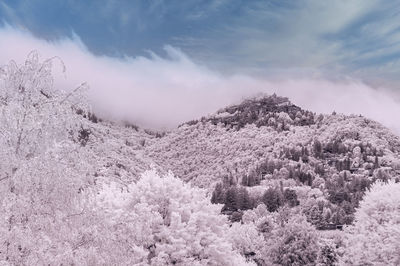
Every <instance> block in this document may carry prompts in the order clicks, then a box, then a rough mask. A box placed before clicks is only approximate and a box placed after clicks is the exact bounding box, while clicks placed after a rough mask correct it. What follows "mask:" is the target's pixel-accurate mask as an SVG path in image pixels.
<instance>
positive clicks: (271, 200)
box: [262, 188, 283, 212]
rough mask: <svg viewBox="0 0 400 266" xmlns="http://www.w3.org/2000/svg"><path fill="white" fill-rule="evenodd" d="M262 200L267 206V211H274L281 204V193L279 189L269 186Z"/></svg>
mask: <svg viewBox="0 0 400 266" xmlns="http://www.w3.org/2000/svg"><path fill="white" fill-rule="evenodd" d="M262 201H263V203H264V204H265V205H266V206H267V209H268V211H270V212H275V211H277V210H278V208H279V207H280V206H282V205H283V195H282V193H281V191H280V190H279V189H277V188H269V189H268V190H267V191H265V193H264V195H263V198H262Z"/></svg>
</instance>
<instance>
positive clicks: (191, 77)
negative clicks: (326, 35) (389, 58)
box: [0, 26, 400, 133]
mask: <svg viewBox="0 0 400 266" xmlns="http://www.w3.org/2000/svg"><path fill="white" fill-rule="evenodd" d="M32 50H37V51H38V52H39V54H40V55H41V57H42V59H46V58H50V57H53V56H59V57H60V58H61V59H62V60H63V61H64V63H65V65H66V67H67V73H66V76H63V75H61V71H57V67H55V71H54V74H55V86H58V87H59V88H62V89H65V90H69V89H72V88H75V87H76V86H77V85H79V84H81V83H82V82H87V83H88V84H89V86H90V90H89V98H90V100H91V102H92V105H93V108H94V110H95V111H97V112H100V113H101V114H103V115H109V116H112V117H114V118H118V119H124V120H129V121H131V122H134V123H138V124H140V125H142V126H145V127H152V128H171V127H174V126H176V125H178V124H180V123H182V122H185V121H188V120H191V119H195V118H199V117H201V116H203V115H207V114H209V113H212V112H214V111H216V110H218V109H220V108H222V107H224V106H226V105H228V104H232V103H236V102H238V101H240V100H241V99H243V98H244V97H249V96H252V95H255V94H256V93H259V92H264V93H269V94H271V93H277V94H278V95H283V96H287V97H289V98H290V99H291V101H292V102H293V103H295V104H297V105H299V106H301V107H303V108H306V109H309V110H311V111H314V112H318V113H320V112H322V113H331V112H332V111H334V110H335V111H336V112H341V113H346V114H351V113H354V114H362V115H365V116H366V117H368V118H372V119H374V120H377V121H379V122H381V123H383V124H384V125H386V126H387V127H389V128H391V129H394V130H395V131H396V132H397V133H399V132H400V123H399V121H398V119H397V117H396V114H398V113H400V103H399V101H398V99H399V95H397V94H393V93H392V92H390V91H389V90H387V89H383V88H380V89H377V88H371V87H369V86H368V85H366V84H364V83H362V82H361V81H357V80H352V79H349V78H347V79H346V80H341V81H333V80H329V79H321V78H312V77H307V78H305V77H302V78H299V77H292V76H290V74H288V76H284V75H282V74H280V75H279V76H280V78H279V79H274V80H272V79H271V78H270V77H269V78H268V79H267V78H263V77H260V76H257V77H252V76H246V75H241V74H233V75H223V74H221V73H219V72H216V71H213V70H210V69H209V68H207V67H206V66H204V65H200V64H196V63H194V62H193V61H192V60H191V59H190V58H189V57H188V56H187V55H185V54H184V53H183V52H181V51H180V50H179V49H177V48H174V47H171V46H166V47H165V52H166V55H167V56H166V57H160V56H158V55H156V54H154V53H151V52H149V55H148V56H147V57H134V58H133V57H124V58H114V57H107V56H96V55H93V54H92V53H91V52H89V50H88V49H87V48H86V47H85V45H84V44H83V43H82V42H81V41H80V39H79V37H77V36H75V37H73V38H72V39H68V38H66V39H61V40H58V41H52V42H49V41H44V40H41V39H37V38H35V37H34V36H32V35H31V34H30V33H28V32H25V31H22V30H17V29H15V28H12V27H9V26H6V27H3V28H1V29H0V51H1V52H0V64H1V65H4V64H7V63H8V62H9V61H10V60H15V61H16V62H17V63H23V62H24V60H25V59H26V55H27V54H28V53H29V52H30V51H32Z"/></svg>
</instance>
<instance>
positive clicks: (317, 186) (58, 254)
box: [0, 53, 400, 266]
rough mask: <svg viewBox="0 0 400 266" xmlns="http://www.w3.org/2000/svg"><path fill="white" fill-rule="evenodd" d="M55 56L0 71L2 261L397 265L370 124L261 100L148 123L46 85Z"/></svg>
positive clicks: (395, 227)
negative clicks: (161, 125) (104, 114)
mask: <svg viewBox="0 0 400 266" xmlns="http://www.w3.org/2000/svg"><path fill="white" fill-rule="evenodd" d="M55 63H59V64H61V65H62V63H61V62H59V60H58V59H56V58H53V59H49V60H46V61H44V62H41V61H40V60H39V58H38V56H37V55H36V54H35V53H32V54H31V55H30V56H29V57H28V59H27V61H26V62H25V63H24V64H23V65H17V64H15V63H13V62H11V63H10V64H8V65H7V66H4V67H2V68H1V69H0V75H1V77H0V265H232V266H233V265H268V266H269V265H399V264H400V257H399V252H398V250H400V246H399V244H400V217H399V215H400V206H399V202H400V198H399V195H400V186H399V184H400V183H399V176H398V173H399V170H400V163H399V162H400V160H399V158H400V157H399V152H400V141H399V138H398V137H397V136H395V135H394V134H392V133H390V131H388V130H387V129H386V128H384V127H382V126H381V125H380V124H379V123H377V122H374V121H370V120H368V119H365V118H363V117H359V116H345V115H340V114H332V115H316V114H314V113H311V112H308V111H304V110H302V109H300V108H299V107H297V106H295V105H293V104H291V103H290V102H289V101H288V100H287V99H286V98H282V97H278V96H275V95H273V96H270V97H264V98H259V99H252V100H248V101H245V102H244V103H242V104H240V105H236V106H230V107H227V108H225V109H223V110H221V111H220V112H219V113H217V114H216V115H213V116H209V117H206V118H202V119H200V120H198V121H197V120H195V121H190V122H188V123H186V124H184V125H182V126H181V127H179V128H177V129H175V130H172V131H171V132H152V131H149V130H144V129H141V128H139V127H137V126H135V125H133V124H131V123H128V122H125V123H122V122H111V121H102V120H101V119H100V118H99V117H97V116H96V115H95V114H94V113H93V112H92V110H91V109H90V106H89V104H88V103H87V102H86V101H85V97H84V92H85V90H86V89H87V88H86V86H85V85H82V86H77V88H76V89H72V90H71V91H69V92H64V91H61V90H58V89H57V88H54V87H53V80H52V75H51V71H52V65H53V64H55ZM170 170H171V171H173V172H174V173H175V176H174V174H172V172H170ZM340 229H343V230H340Z"/></svg>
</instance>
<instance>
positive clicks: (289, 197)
mask: <svg viewBox="0 0 400 266" xmlns="http://www.w3.org/2000/svg"><path fill="white" fill-rule="evenodd" d="M283 198H284V201H285V203H286V204H288V205H289V207H294V206H297V205H299V204H300V202H299V201H298V199H297V194H296V191H294V190H292V189H288V188H287V189H285V190H284V192H283Z"/></svg>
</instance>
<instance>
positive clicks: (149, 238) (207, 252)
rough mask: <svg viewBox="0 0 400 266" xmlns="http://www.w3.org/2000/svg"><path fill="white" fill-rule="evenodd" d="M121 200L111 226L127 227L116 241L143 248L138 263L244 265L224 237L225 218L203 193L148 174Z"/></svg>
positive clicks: (166, 178)
mask: <svg viewBox="0 0 400 266" xmlns="http://www.w3.org/2000/svg"><path fill="white" fill-rule="evenodd" d="M126 198H127V199H126V204H123V207H122V210H121V212H119V213H120V215H119V217H118V219H117V220H116V221H115V225H116V226H122V225H125V226H126V227H127V228H129V230H125V229H124V230H123V232H128V234H126V235H122V234H121V237H123V239H120V240H119V241H126V243H130V244H128V246H130V245H132V246H139V247H142V248H143V249H144V250H147V254H148V255H147V261H144V262H142V263H148V264H150V265H170V264H177V265H189V264H193V263H194V264H196V265H204V264H211V265H247V264H246V262H245V259H244V258H243V257H241V256H240V255H239V254H238V253H237V252H236V251H234V250H233V247H232V245H231V244H230V242H229V241H228V240H227V238H226V235H225V232H227V230H228V224H227V220H226V216H223V215H220V214H219V212H220V208H219V207H218V206H217V205H214V204H212V203H211V202H210V201H209V199H208V198H207V197H206V193H205V191H203V190H201V189H198V188H192V187H190V185H188V184H185V183H184V182H183V181H181V180H179V179H177V178H175V177H174V176H173V175H172V174H169V175H167V176H165V177H160V176H158V175H157V174H156V173H155V172H154V171H150V172H146V173H144V174H143V175H142V177H141V179H140V180H139V181H138V182H137V183H136V184H132V185H131V186H130V188H129V193H128V195H126ZM141 213H142V214H141ZM114 219H115V218H114ZM125 226H124V227H125ZM120 230H122V229H120Z"/></svg>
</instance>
